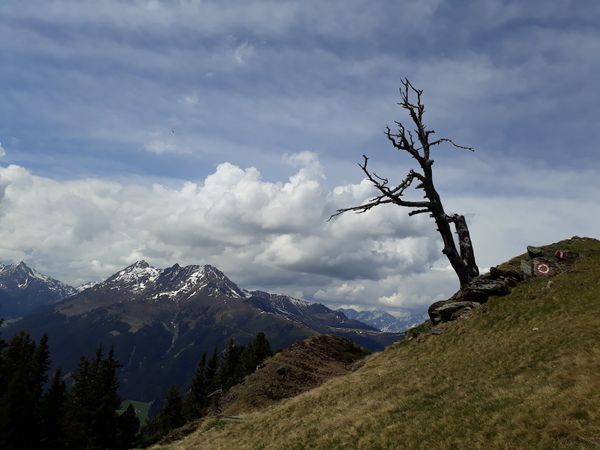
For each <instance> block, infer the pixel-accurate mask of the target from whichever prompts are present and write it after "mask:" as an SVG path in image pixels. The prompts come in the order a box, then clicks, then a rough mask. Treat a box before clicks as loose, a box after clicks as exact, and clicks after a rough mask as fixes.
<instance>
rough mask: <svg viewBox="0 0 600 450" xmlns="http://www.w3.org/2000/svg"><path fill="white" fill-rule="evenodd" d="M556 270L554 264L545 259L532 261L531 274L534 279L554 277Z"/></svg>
mask: <svg viewBox="0 0 600 450" xmlns="http://www.w3.org/2000/svg"><path fill="white" fill-rule="evenodd" d="M557 269H558V268H557V267H556V265H555V264H554V263H552V262H550V261H549V260H547V259H545V258H535V259H534V260H533V274H534V275H535V276H536V277H551V276H553V275H556V271H557Z"/></svg>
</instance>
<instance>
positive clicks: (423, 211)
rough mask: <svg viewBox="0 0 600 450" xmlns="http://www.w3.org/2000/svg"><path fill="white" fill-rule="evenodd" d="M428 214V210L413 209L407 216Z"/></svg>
mask: <svg viewBox="0 0 600 450" xmlns="http://www.w3.org/2000/svg"><path fill="white" fill-rule="evenodd" d="M428 212H430V210H429V208H423V209H415V210H414V211H411V212H409V213H408V215H409V216H416V215H417V214H423V213H428Z"/></svg>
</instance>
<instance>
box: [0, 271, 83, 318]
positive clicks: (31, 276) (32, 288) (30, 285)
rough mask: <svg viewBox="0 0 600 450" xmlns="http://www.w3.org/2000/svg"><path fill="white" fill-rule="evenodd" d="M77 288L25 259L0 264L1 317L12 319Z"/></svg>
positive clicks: (65, 295)
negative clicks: (56, 278) (44, 272)
mask: <svg viewBox="0 0 600 450" xmlns="http://www.w3.org/2000/svg"><path fill="white" fill-rule="evenodd" d="M75 292H76V289H75V288H73V287H71V286H69V285H67V284H65V283H63V282H61V281H58V280H55V279H54V278H51V277H49V276H46V275H43V274H41V273H39V272H37V271H36V270H34V269H32V268H30V267H28V266H27V264H25V263H24V262H22V261H21V262H20V263H18V264H9V265H1V264H0V318H4V319H13V318H16V317H20V316H23V315H25V314H28V313H30V312H31V311H33V310H35V309H36V308H38V307H40V306H45V305H49V304H52V303H56V302H57V301H59V300H61V299H63V298H65V297H68V296H70V295H73V294H75Z"/></svg>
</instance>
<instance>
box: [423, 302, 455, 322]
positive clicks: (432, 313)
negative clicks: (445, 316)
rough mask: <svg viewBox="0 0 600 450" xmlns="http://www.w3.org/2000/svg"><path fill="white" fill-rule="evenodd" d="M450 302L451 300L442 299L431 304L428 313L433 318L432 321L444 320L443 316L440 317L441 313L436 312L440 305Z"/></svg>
mask: <svg viewBox="0 0 600 450" xmlns="http://www.w3.org/2000/svg"><path fill="white" fill-rule="evenodd" d="M449 302H450V300H440V301H437V302H433V303H432V304H431V305H429V308H427V314H429V320H431V323H433V324H436V323H439V322H441V321H442V319H441V317H439V315H438V314H437V313H436V310H437V308H439V307H440V306H442V305H445V304H446V303H449Z"/></svg>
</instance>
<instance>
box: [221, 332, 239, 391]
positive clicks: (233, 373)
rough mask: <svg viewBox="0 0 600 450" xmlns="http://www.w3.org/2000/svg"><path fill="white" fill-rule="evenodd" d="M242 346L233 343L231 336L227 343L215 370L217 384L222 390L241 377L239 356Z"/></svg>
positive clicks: (235, 382)
mask: <svg viewBox="0 0 600 450" xmlns="http://www.w3.org/2000/svg"><path fill="white" fill-rule="evenodd" d="M242 350H243V347H240V346H237V345H235V341H234V340H233V338H231V339H230V340H229V342H228V343H227V347H225V351H224V352H223V358H222V359H221V362H220V364H219V369H218V370H217V376H216V380H217V385H218V386H219V387H220V388H221V389H223V390H224V391H225V390H227V389H229V388H230V387H231V386H233V385H235V384H237V383H238V382H239V381H241V379H242V373H243V372H242V370H240V369H241V357H242Z"/></svg>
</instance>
